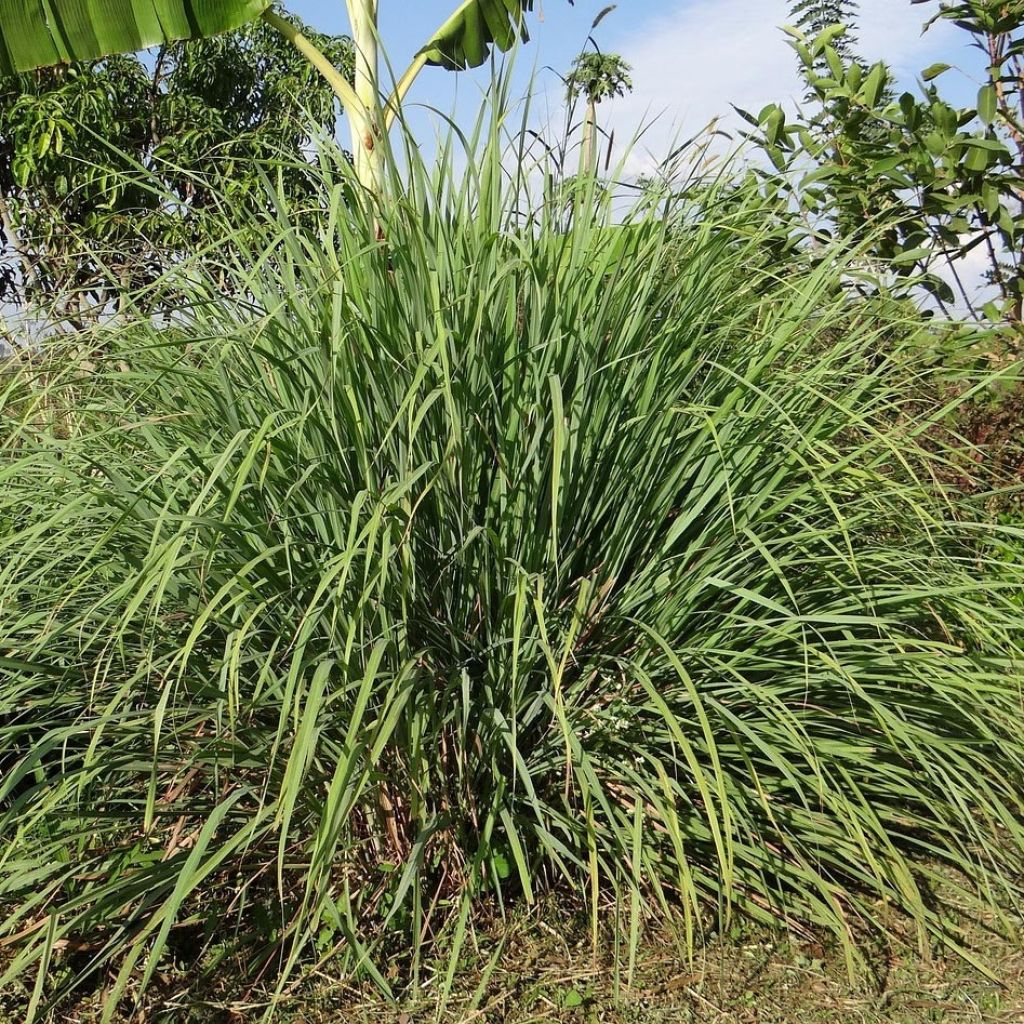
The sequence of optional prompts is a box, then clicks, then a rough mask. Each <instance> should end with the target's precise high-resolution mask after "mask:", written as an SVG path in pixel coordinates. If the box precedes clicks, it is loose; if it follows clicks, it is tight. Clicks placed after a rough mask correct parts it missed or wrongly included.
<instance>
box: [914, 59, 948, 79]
mask: <svg viewBox="0 0 1024 1024" xmlns="http://www.w3.org/2000/svg"><path fill="white" fill-rule="evenodd" d="M952 66H953V65H952V64H943V63H942V62H941V61H940V62H939V63H938V64H929V65H928V67H926V68H925V69H924V71H922V72H921V77H922V78H923V79H924V80H925V81H926V82H930V81H932V79H935V78H938V77H939V75H943V74H945V73H946V72H947V71H948V70H949V69H950V68H951V67H952Z"/></svg>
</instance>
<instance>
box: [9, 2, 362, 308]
mask: <svg viewBox="0 0 1024 1024" xmlns="http://www.w3.org/2000/svg"><path fill="white" fill-rule="evenodd" d="M316 41H317V45H318V46H319V47H321V48H322V50H323V51H324V52H326V53H328V54H330V58H331V60H332V61H334V62H335V63H336V64H337V66H338V67H340V68H342V69H347V74H348V75H349V76H351V73H352V46H351V41H350V40H349V39H347V38H346V37H342V36H338V37H328V36H317V37H316ZM336 118H337V104H336V100H335V96H334V94H333V92H332V91H331V89H330V87H329V86H328V84H327V83H326V82H325V81H324V79H323V78H322V77H321V76H320V75H319V74H317V72H316V71H315V70H314V69H313V68H312V67H311V66H310V65H309V64H308V63H307V62H306V61H305V60H303V59H302V57H301V56H300V55H299V53H298V52H297V51H296V50H295V49H294V48H293V47H291V46H290V45H289V44H288V43H287V42H286V41H285V40H284V39H283V38H282V37H281V36H280V35H279V34H278V33H276V32H274V31H273V30H272V29H271V28H270V27H269V26H267V25H265V24H262V23H260V22H256V23H254V24H252V25H249V26H246V27H245V28H244V29H242V30H241V31H239V32H236V33H230V34H227V35H222V36H217V37H215V38H213V39H209V40H201V41H197V42H189V43H176V44H170V45H167V46H163V47H160V48H159V49H158V50H157V51H156V52H155V54H154V55H153V56H152V58H151V59H148V60H145V61H143V60H140V59H139V58H137V57H135V56H130V55H119V56H114V57H110V58H107V59H105V60H103V61H98V62H90V63H86V64H83V65H73V66H70V67H60V68H54V69H48V70H41V71H37V72H32V73H26V74H21V75H16V76H10V77H8V78H6V79H2V80H0V214H2V215H3V221H4V223H3V229H4V230H3V236H2V242H0V253H2V259H0V268H2V270H0V275H2V276H0V289H2V291H0V298H2V299H3V301H5V302H8V303H14V304H17V305H21V306H24V305H27V304H35V305H39V304H50V303H59V304H60V306H61V308H60V310H59V311H60V312H63V313H69V312H72V313H74V314H75V315H76V316H79V317H81V316H84V315H87V314H86V313H85V311H86V310H92V311H93V312H96V311H99V310H101V309H103V308H105V307H106V306H107V305H108V303H109V302H110V301H111V300H116V298H117V296H118V295H119V294H121V293H123V292H125V291H127V290H130V289H133V288H136V287H138V286H139V285H141V284H145V283H146V282H147V281H149V280H151V279H152V278H153V277H154V276H155V275H157V274H159V273H160V272H161V270H162V269H163V268H165V267H166V266H167V265H168V264H169V262H170V261H171V260H173V259H174V258H175V254H176V253H181V252H184V251H187V250H189V249H191V248H193V247H195V246H197V245H201V244H203V243H204V241H205V240H206V239H207V238H208V222H209V216H208V215H209V214H210V213H211V211H213V210H214V208H215V206H216V204H217V202H218V201H223V197H225V196H226V197H227V199H228V201H229V202H230V203H231V205H232V206H233V207H235V208H236V209H237V208H238V207H239V206H241V207H246V206H249V207H252V206H253V205H254V204H258V203H260V202H262V199H261V197H262V196H264V195H265V190H264V188H263V187H262V185H261V181H260V176H261V174H262V173H263V171H264V164H265V163H268V162H271V163H272V162H276V161H282V160H283V161H285V162H287V163H288V165H289V171H288V173H287V174H286V175H285V176H284V177H283V184H284V187H285V188H286V190H287V193H288V194H289V195H290V196H291V197H292V198H294V199H296V200H297V199H299V198H300V197H301V196H302V195H304V194H305V192H306V191H307V190H308V189H309V183H310V179H309V177H308V175H307V174H305V173H304V172H303V168H304V167H305V166H306V163H305V158H304V156H303V154H304V152H305V151H306V150H307V149H308V147H309V144H310V142H311V138H310V136H311V133H313V132H318V131H319V132H324V133H332V132H333V131H334V128H335V124H336ZM218 197H221V198H220V199H218Z"/></svg>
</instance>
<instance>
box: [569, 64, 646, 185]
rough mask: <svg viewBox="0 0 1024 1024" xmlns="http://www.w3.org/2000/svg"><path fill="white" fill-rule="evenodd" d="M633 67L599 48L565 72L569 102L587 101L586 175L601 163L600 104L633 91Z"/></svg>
mask: <svg viewBox="0 0 1024 1024" xmlns="http://www.w3.org/2000/svg"><path fill="white" fill-rule="evenodd" d="M631 71H632V68H631V67H630V66H629V64H627V63H626V61H625V60H623V59H622V57H620V56H619V55H618V54H617V53H602V52H601V51H600V50H596V49H595V50H591V51H586V52H584V53H581V54H580V55H579V56H578V57H576V59H575V60H574V61H573V62H572V68H571V69H570V71H569V73H568V75H566V76H565V88H566V94H567V98H568V100H569V102H570V103H572V102H574V101H576V100H578V99H582V100H583V101H584V103H585V104H586V109H585V111H584V115H583V139H582V142H581V147H582V159H581V161H580V164H581V167H582V171H583V173H584V174H585V175H586V174H591V173H592V172H593V171H594V170H595V169H596V166H597V105H598V104H599V103H603V102H604V101H605V100H608V99H612V98H614V97H615V96H624V95H625V94H626V93H628V92H631V91H632V89H633V80H632V77H631V76H630V72H631Z"/></svg>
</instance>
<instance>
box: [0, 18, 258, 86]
mask: <svg viewBox="0 0 1024 1024" xmlns="http://www.w3.org/2000/svg"><path fill="white" fill-rule="evenodd" d="M268 6H269V2H268V0H0V74H4V75H8V74H11V73H14V72H19V71H31V70H33V69H34V68H39V67H47V66H50V65H53V64H69V63H72V62H74V61H81V60H95V59H96V58H99V57H108V56H111V55H112V54H116V53H130V52H134V51H136V50H142V49H145V48H146V47H148V46H155V45H157V44H158V43H168V42H175V41H178V40H185V39H201V38H206V37H208V36H211V35H216V34H217V33H219V32H227V31H230V30H231V29H234V28H238V27H239V26H241V25H244V24H245V23H246V22H248V21H251V20H252V19H253V18H256V17H258V16H259V15H260V14H262V13H263V11H264V10H265V9H266V8H267V7H268Z"/></svg>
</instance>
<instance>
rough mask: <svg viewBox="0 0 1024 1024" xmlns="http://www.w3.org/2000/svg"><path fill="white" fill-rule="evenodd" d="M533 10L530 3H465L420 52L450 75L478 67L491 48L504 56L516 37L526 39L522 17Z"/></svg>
mask: <svg viewBox="0 0 1024 1024" xmlns="http://www.w3.org/2000/svg"><path fill="white" fill-rule="evenodd" d="M532 10H533V0H464V2H463V3H462V4H460V5H459V7H458V9H457V10H456V11H455V13H454V14H452V16H451V17H450V18H449V19H448V20H447V21H446V22H445V23H444V24H443V25H442V26H441V27H440V28H439V29H438V30H437V32H435V33H434V35H433V36H432V37H431V38H430V39H429V40H428V41H427V44H426V45H425V46H424V47H423V49H422V50H421V51H420V52H421V54H422V55H423V56H425V57H426V61H427V63H428V64H434V65H438V66H440V67H445V68H448V69H449V70H451V71H462V70H465V69H466V68H475V67H479V66H480V65H481V64H483V62H484V61H485V60H487V57H488V56H489V54H490V52H491V47H492V46H496V47H497V48H498V49H499V50H501V51H502V52H505V51H507V50H509V49H511V48H512V44H513V43H514V42H515V41H516V37H517V36H520V37H521V38H522V39H523V40H526V39H528V38H529V36H528V34H527V31H526V25H525V18H524V15H525V14H526V12H527V11H532Z"/></svg>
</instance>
